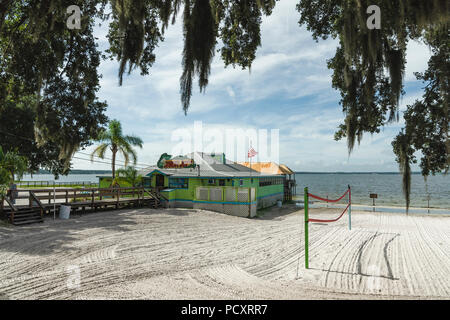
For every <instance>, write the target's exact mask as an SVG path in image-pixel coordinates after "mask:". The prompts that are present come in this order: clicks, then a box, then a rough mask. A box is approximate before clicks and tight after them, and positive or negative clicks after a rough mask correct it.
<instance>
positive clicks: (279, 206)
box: [277, 200, 283, 208]
mask: <svg viewBox="0 0 450 320" xmlns="http://www.w3.org/2000/svg"><path fill="white" fill-rule="evenodd" d="M282 204H283V202H282V201H281V200H277V207H278V208H281V205H282Z"/></svg>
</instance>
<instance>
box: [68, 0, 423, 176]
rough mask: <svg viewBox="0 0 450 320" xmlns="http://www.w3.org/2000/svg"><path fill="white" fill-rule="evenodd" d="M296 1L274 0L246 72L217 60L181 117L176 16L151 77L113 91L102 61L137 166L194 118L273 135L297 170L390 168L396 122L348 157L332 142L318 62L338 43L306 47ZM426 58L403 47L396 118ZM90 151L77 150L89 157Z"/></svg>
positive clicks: (325, 78)
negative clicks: (135, 142)
mask: <svg viewBox="0 0 450 320" xmlns="http://www.w3.org/2000/svg"><path fill="white" fill-rule="evenodd" d="M297 2H298V1H297V0H284V1H280V2H278V3H277V5H276V8H275V10H274V12H273V14H272V15H271V16H270V17H265V18H264V19H263V24H262V46H261V47H260V48H259V50H258V52H257V56H256V59H255V61H254V63H253V66H252V69H251V72H249V71H248V70H241V69H240V68H239V67H237V68H232V67H228V68H226V69H225V68H224V64H223V62H222V60H221V59H220V55H219V54H216V57H215V59H214V62H213V65H212V68H211V75H210V79H209V85H208V87H207V88H206V93H204V94H203V93H199V90H198V87H195V88H194V95H193V97H192V100H191V108H190V110H189V112H188V114H187V116H185V115H184V112H183V111H182V109H181V103H180V94H179V78H180V75H181V73H182V69H181V58H182V57H181V53H182V47H183V39H182V29H181V23H180V22H181V19H178V22H177V24H175V25H172V26H170V27H169V29H168V30H167V31H166V33H165V35H164V37H165V41H164V42H162V43H160V45H159V47H158V48H157V50H156V63H155V64H154V66H153V67H152V69H151V70H150V75H148V76H144V77H143V76H140V74H139V70H135V71H134V72H133V73H132V74H131V75H130V76H125V77H124V82H123V85H122V87H119V85H118V77H117V73H118V63H117V61H103V62H102V64H101V66H100V72H101V73H102V75H103V78H102V79H101V90H100V92H99V96H100V99H101V100H107V102H108V105H109V107H108V111H107V115H108V116H109V117H110V118H111V119H120V120H121V122H122V126H123V130H124V132H125V133H128V134H135V135H138V136H139V137H141V138H142V139H143V140H144V147H143V149H141V150H138V162H139V163H141V164H154V163H155V162H156V161H157V159H158V158H159V155H160V154H161V153H163V152H169V153H170V150H171V148H172V146H173V145H174V144H176V143H177V142H176V141H173V140H172V133H173V132H174V130H176V129H179V128H186V129H187V130H191V129H192V128H193V124H194V121H202V122H203V126H204V128H219V129H225V128H243V129H248V128H253V129H267V130H270V129H279V130H280V131H279V143H280V149H279V150H280V151H279V158H280V159H279V160H280V162H281V163H285V164H287V165H288V166H289V167H291V168H292V169H294V170H297V171H324V172H332V171H346V172H349V171H397V170H398V166H397V164H396V162H395V157H394V155H393V153H392V148H391V141H392V139H393V137H395V135H396V134H397V132H398V131H399V130H400V128H401V127H402V125H403V120H402V119H401V121H400V122H399V123H395V124H392V125H389V126H387V127H385V128H384V129H382V132H381V133H380V134H377V135H373V136H371V135H366V136H364V138H363V141H362V143H361V145H360V146H359V147H356V148H355V150H354V152H353V153H352V154H351V156H350V157H348V153H347V148H346V142H345V141H339V142H336V141H334V139H333V135H334V132H335V131H336V127H337V126H338V125H339V124H340V123H341V122H342V120H343V118H344V116H343V114H342V112H341V107H340V106H339V93H338V92H337V91H335V90H334V89H333V88H332V87H331V71H330V70H328V69H327V67H326V60H327V59H329V58H331V57H333V56H334V53H335V49H336V46H337V42H336V41H335V40H332V39H331V40H326V41H320V42H319V43H316V42H315V41H314V40H312V37H311V34H310V33H309V32H308V31H307V30H306V29H305V28H300V27H299V25H298V23H297V21H298V19H299V13H298V12H297V11H296V10H295V5H296V3H297ZM106 32H107V30H106V25H104V26H102V27H101V28H98V29H97V31H96V35H97V37H98V38H99V45H100V48H105V47H106V41H107V40H106V37H105V36H106ZM428 58H429V50H428V48H427V47H426V46H424V45H423V44H419V43H415V42H411V43H410V44H409V47H408V55H407V70H406V74H405V90H406V94H405V95H404V96H403V99H402V102H401V108H400V110H401V111H402V110H405V106H406V105H407V104H410V103H412V102H413V101H414V100H415V99H417V98H419V97H420V96H421V88H422V87H423V85H422V84H421V83H419V82H417V81H416V80H415V77H414V75H413V72H417V71H419V72H421V71H423V70H425V68H426V66H427V61H428ZM400 114H402V112H400ZM93 148H94V147H90V148H88V149H86V150H83V151H82V152H84V153H90V151H91V150H93ZM255 149H256V148H255ZM256 151H258V150H256ZM77 156H78V157H85V158H86V157H87V156H86V155H82V154H79V155H77ZM106 157H110V155H106ZM260 160H267V159H260ZM73 168H74V169H109V165H107V164H101V163H90V162H88V161H83V160H77V159H74V166H73ZM415 170H417V167H415Z"/></svg>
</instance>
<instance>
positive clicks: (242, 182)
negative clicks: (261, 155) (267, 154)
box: [239, 179, 244, 187]
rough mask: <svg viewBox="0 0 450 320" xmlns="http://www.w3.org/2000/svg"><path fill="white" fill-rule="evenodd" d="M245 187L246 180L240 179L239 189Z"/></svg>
mask: <svg viewBox="0 0 450 320" xmlns="http://www.w3.org/2000/svg"><path fill="white" fill-rule="evenodd" d="M243 185H244V179H239V187H242V186H243Z"/></svg>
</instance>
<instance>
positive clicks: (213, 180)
mask: <svg viewBox="0 0 450 320" xmlns="http://www.w3.org/2000/svg"><path fill="white" fill-rule="evenodd" d="M208 184H216V181H215V179H208Z"/></svg>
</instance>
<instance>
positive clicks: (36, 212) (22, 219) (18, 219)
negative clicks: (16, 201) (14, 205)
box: [5, 208, 44, 226]
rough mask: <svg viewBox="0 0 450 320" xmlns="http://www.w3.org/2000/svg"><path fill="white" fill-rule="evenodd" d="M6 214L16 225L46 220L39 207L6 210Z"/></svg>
mask: <svg viewBox="0 0 450 320" xmlns="http://www.w3.org/2000/svg"><path fill="white" fill-rule="evenodd" d="M5 214H6V217H7V218H8V219H9V221H10V222H11V224H13V225H15V226H20V225H24V224H31V223H37V222H44V219H43V218H42V216H41V210H40V209H39V208H20V209H18V210H17V211H13V210H5Z"/></svg>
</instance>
